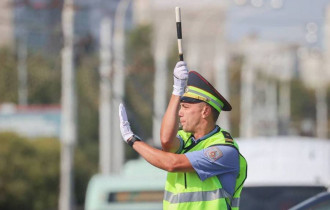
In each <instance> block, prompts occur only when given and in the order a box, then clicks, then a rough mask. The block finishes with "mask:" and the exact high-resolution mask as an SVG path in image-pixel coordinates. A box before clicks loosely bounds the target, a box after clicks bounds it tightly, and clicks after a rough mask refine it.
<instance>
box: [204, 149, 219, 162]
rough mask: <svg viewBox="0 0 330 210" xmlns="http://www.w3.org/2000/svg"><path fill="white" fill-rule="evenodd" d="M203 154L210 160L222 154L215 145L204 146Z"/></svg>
mask: <svg viewBox="0 0 330 210" xmlns="http://www.w3.org/2000/svg"><path fill="white" fill-rule="evenodd" d="M204 155H205V156H206V157H207V158H208V159H209V160H210V161H212V162H214V161H216V160H218V159H219V158H221V157H222V156H223V154H222V151H221V150H220V149H219V148H218V147H216V146H213V147H209V148H206V149H205V150H204Z"/></svg>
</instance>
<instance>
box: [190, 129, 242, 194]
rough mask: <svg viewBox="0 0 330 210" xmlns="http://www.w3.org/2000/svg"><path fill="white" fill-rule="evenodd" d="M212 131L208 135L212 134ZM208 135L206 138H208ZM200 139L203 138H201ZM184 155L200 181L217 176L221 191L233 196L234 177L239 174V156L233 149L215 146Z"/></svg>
mask: <svg viewBox="0 0 330 210" xmlns="http://www.w3.org/2000/svg"><path fill="white" fill-rule="evenodd" d="M214 131H215V130H214ZM214 131H212V132H211V133H210V134H213V133H214ZM210 134H207V135H206V136H210ZM206 136H205V137H206ZM201 139H205V138H204V137H202V138H201ZM195 141H198V140H195ZM185 155H186V157H187V158H188V159H189V161H190V163H191V165H192V167H193V168H194V169H195V171H196V172H197V174H198V176H199V178H200V179H201V180H202V181H204V180H205V179H207V178H209V177H212V176H217V177H218V179H219V180H220V182H221V184H222V187H223V189H224V190H226V191H227V192H228V193H229V194H231V195H233V193H234V190H235V183H236V177H237V175H238V173H239V154H238V151H237V150H236V149H235V148H233V147H230V146H222V145H221V146H219V145H217V146H211V147H208V148H205V149H203V150H199V151H193V152H187V153H185Z"/></svg>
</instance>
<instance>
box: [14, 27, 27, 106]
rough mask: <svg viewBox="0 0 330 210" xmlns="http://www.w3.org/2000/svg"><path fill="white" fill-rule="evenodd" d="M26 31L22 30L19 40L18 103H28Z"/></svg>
mask: <svg viewBox="0 0 330 210" xmlns="http://www.w3.org/2000/svg"><path fill="white" fill-rule="evenodd" d="M25 36H26V33H25V30H21V31H20V37H19V40H18V47H17V48H18V49H17V50H18V53H17V58H18V67H17V69H18V84H19V86H18V104H19V105H27V104H28V87H27V81H28V74H27V68H26V59H27V46H26V38H25Z"/></svg>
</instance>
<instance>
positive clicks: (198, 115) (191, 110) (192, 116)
mask: <svg viewBox="0 0 330 210" xmlns="http://www.w3.org/2000/svg"><path fill="white" fill-rule="evenodd" d="M204 106H205V103H186V102H181V103H180V110H179V118H180V123H181V125H182V129H183V130H184V131H186V132H190V133H194V132H195V131H196V129H197V128H198V126H199V123H200V121H201V120H202V113H203V108H204Z"/></svg>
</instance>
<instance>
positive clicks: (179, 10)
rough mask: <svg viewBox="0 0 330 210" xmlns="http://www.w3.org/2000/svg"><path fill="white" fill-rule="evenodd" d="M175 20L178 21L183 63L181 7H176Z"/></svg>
mask: <svg viewBox="0 0 330 210" xmlns="http://www.w3.org/2000/svg"><path fill="white" fill-rule="evenodd" d="M175 20H176V31H177V35H178V50H179V58H180V61H183V52H182V29H181V9H180V7H175Z"/></svg>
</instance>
